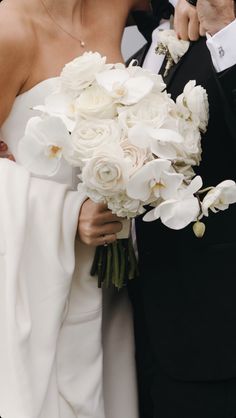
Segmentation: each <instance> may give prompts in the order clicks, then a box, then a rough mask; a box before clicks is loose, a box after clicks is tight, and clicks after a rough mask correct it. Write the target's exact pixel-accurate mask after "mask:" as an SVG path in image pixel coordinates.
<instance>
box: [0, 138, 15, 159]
mask: <svg viewBox="0 0 236 418" xmlns="http://www.w3.org/2000/svg"><path fill="white" fill-rule="evenodd" d="M0 158H7V159H8V160H11V161H15V158H14V156H13V155H12V154H11V153H9V152H8V146H7V144H6V143H5V142H3V141H1V140H0Z"/></svg>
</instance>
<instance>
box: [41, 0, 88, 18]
mask: <svg viewBox="0 0 236 418" xmlns="http://www.w3.org/2000/svg"><path fill="white" fill-rule="evenodd" d="M37 2H38V3H43V5H44V6H45V7H46V8H47V9H48V10H49V11H50V13H52V14H53V15H54V16H55V17H57V16H58V17H61V18H63V20H68V19H70V20H71V21H72V22H73V20H74V19H75V18H78V17H80V18H81V17H82V16H81V15H82V12H83V8H84V6H85V2H86V0H37Z"/></svg>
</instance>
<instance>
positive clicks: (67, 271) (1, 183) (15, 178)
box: [0, 160, 83, 418]
mask: <svg viewBox="0 0 236 418" xmlns="http://www.w3.org/2000/svg"><path fill="white" fill-rule="evenodd" d="M82 199H83V197H82V198H81V197H79V195H78V193H77V192H75V191H70V190H69V189H68V187H67V186H66V185H62V184H58V183H55V182H52V181H49V180H40V179H37V178H31V177H30V176H29V174H28V172H27V171H26V170H24V169H23V168H22V167H20V166H18V165H17V164H15V163H12V162H10V161H7V160H0V370H1V373H0V406H1V410H0V415H1V416H2V417H4V418H5V417H6V418H38V417H39V416H40V410H41V408H42V405H43V403H44V400H45V398H46V396H48V390H49V386H50V382H51V380H52V379H55V356H56V348H57V342H58V336H59V331H60V328H61V326H62V322H63V317H64V315H65V311H66V302H67V299H68V295H69V292H70V286H71V280H72V275H73V271H74V265H75V259H74V238H75V233H76V227H77V221H78V214H79V210H80V205H81V202H82ZM45 202H46V204H45ZM52 397H53V395H52ZM55 401H56V396H55ZM47 418H50V417H47Z"/></svg>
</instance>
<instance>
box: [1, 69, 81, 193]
mask: <svg viewBox="0 0 236 418" xmlns="http://www.w3.org/2000/svg"><path fill="white" fill-rule="evenodd" d="M58 81H59V78H58V77H54V78H48V79H46V80H43V81H41V82H40V83H38V84H36V85H35V86H34V87H32V88H31V89H30V90H28V91H26V92H25V93H22V94H20V95H19V96H17V97H16V99H15V102H14V104H13V107H12V110H11V112H10V114H9V116H8V118H7V120H6V121H5V123H4V124H3V125H2V128H1V136H2V138H3V140H4V141H5V142H6V143H7V144H8V147H9V150H10V151H11V153H12V154H13V155H14V157H15V159H16V162H17V148H18V141H19V140H20V139H21V138H22V137H23V135H24V132H25V128H26V125H27V122H28V120H29V119H30V118H32V117H33V116H38V115H39V111H37V110H34V109H33V108H34V106H38V105H42V104H44V100H45V98H46V96H48V95H49V94H50V93H52V92H53V91H55V90H56V88H57V84H58ZM76 174H77V171H76V170H75V169H72V168H71V167H70V166H69V165H68V164H67V163H66V162H65V161H63V162H62V164H61V166H60V169H59V170H58V172H57V173H56V174H54V176H52V177H50V179H51V180H55V181H57V182H58V183H64V184H68V185H71V186H73V187H74V186H75V184H76Z"/></svg>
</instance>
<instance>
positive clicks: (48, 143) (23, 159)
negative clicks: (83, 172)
mask: <svg viewBox="0 0 236 418" xmlns="http://www.w3.org/2000/svg"><path fill="white" fill-rule="evenodd" d="M70 151H71V145H70V134H69V132H68V130H67V128H66V126H65V125H64V123H63V122H62V120H61V119H60V118H57V117H54V116H49V117H45V118H44V119H41V118H40V117H33V118H31V119H30V120H29V122H28V124H27V126H26V130H25V135H24V136H23V138H21V139H20V141H19V144H18V158H19V162H20V163H21V164H22V165H24V167H25V168H27V169H28V170H29V171H30V172H31V173H33V174H36V175H43V176H53V175H54V174H55V173H56V172H57V171H58V169H59V167H60V163H61V159H62V157H63V156H65V155H66V154H68V153H70Z"/></svg>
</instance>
